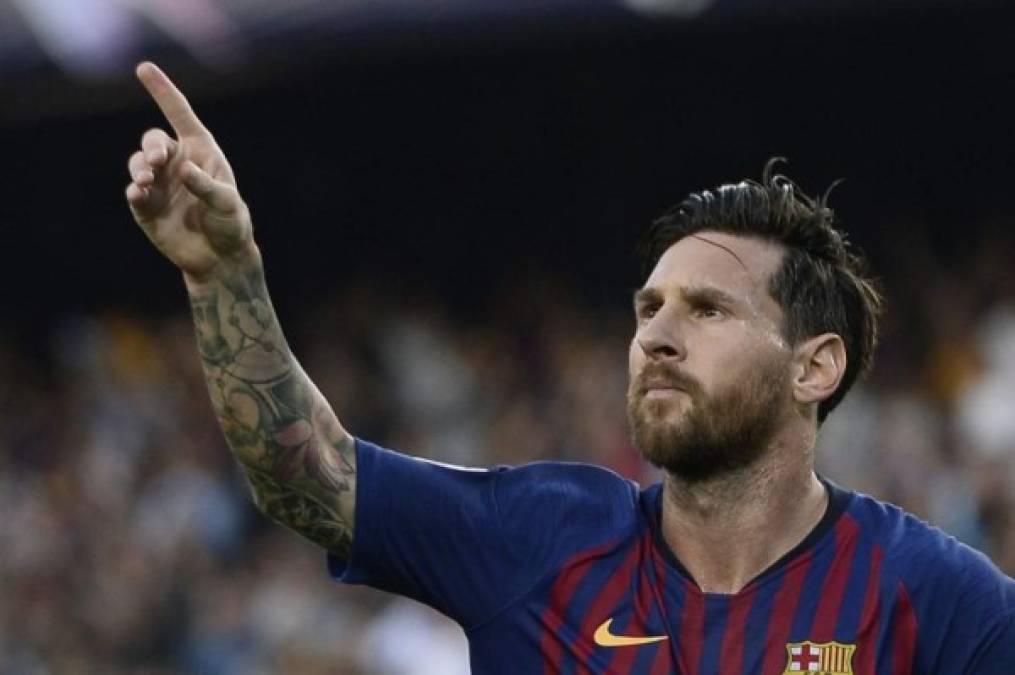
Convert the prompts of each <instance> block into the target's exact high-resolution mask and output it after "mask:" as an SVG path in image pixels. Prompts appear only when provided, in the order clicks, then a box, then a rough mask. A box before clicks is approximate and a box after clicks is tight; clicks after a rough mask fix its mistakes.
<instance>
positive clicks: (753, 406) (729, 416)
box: [627, 363, 786, 483]
mask: <svg viewBox="0 0 1015 675" xmlns="http://www.w3.org/2000/svg"><path fill="white" fill-rule="evenodd" d="M650 376H655V377H660V376H665V377H667V378H668V379H669V380H671V381H672V382H673V383H674V384H675V385H676V386H679V387H680V388H681V389H683V390H684V391H685V392H687V394H688V395H689V396H690V398H691V404H692V405H691V407H690V408H689V409H688V410H687V411H686V412H685V413H684V415H683V417H682V418H681V419H680V420H678V421H677V422H676V423H665V422H662V421H660V420H661V418H662V417H663V415H665V413H666V411H667V408H668V407H669V406H672V405H674V402H673V401H645V387H644V381H645V379H647V378H648V377H650ZM785 376H786V370H785V368H784V366H783V364H775V363H766V364H765V365H764V366H762V367H759V368H757V369H755V370H754V371H752V372H751V373H749V374H748V375H747V376H746V377H744V378H742V379H741V381H739V382H738V383H737V384H735V385H733V386H730V387H728V388H726V389H724V390H723V391H720V392H718V393H717V394H714V395H711V396H709V395H706V394H705V393H704V391H703V389H702V387H701V385H700V384H699V383H698V382H697V381H696V380H693V379H691V378H689V377H687V376H686V375H683V374H680V373H674V372H673V371H672V370H671V369H669V368H667V367H665V366H661V365H659V364H649V365H648V366H646V367H645V369H644V370H643V371H642V372H641V373H640V374H639V376H638V377H637V379H636V380H635V381H634V382H632V384H631V387H630V388H629V390H628V395H627V419H628V422H629V423H630V425H631V436H632V441H633V443H634V446H635V448H637V449H638V452H640V453H641V455H642V456H643V457H644V458H645V459H646V460H648V461H649V462H651V463H652V464H654V465H655V466H657V467H659V468H660V469H662V470H664V471H666V472H667V473H669V474H671V475H673V476H676V477H679V478H682V479H684V480H685V481H687V482H689V483H699V482H703V481H707V480H710V479H712V478H716V477H718V476H722V475H726V474H730V473H732V472H735V471H736V470H738V469H742V468H744V467H746V466H750V465H751V464H753V463H754V462H756V461H757V460H758V458H759V457H761V456H762V455H764V454H765V451H766V449H767V448H768V444H769V442H770V441H771V439H772V436H773V435H774V433H775V430H776V428H777V427H778V425H779V418H780V412H781V407H782V405H783V400H784V397H785V396H786V392H785V389H786V385H784V384H783V382H784V378H785Z"/></svg>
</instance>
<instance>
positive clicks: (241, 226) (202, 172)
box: [126, 62, 259, 283]
mask: <svg viewBox="0 0 1015 675" xmlns="http://www.w3.org/2000/svg"><path fill="white" fill-rule="evenodd" d="M136 72H137V77H138V79H139V80H141V84H143V85H144V87H145V89H147V90H148V93H149V94H151V97H152V98H153V99H154V100H155V103H156V104H157V105H158V106H159V109H160V110H162V113H163V114H164V115H165V117H166V120H167V121H168V122H169V125H170V126H171V127H172V129H173V131H174V132H175V134H176V138H173V137H172V136H170V135H169V134H167V133H166V132H165V131H163V130H162V129H149V130H148V131H146V132H145V134H144V135H143V136H142V137H141V149H140V150H139V151H137V152H135V153H134V154H133V155H131V157H130V161H129V162H128V169H129V170H130V177H131V183H130V185H128V186H127V189H126V196H127V203H128V204H129V205H130V210H131V212H132V213H133V214H134V220H136V221H137V224H138V225H140V226H141V229H142V230H144V233H145V234H146V235H147V236H148V238H149V239H150V240H151V241H152V243H153V244H155V247H156V248H158V249H159V251H161V252H162V253H163V255H165V256H166V257H167V258H169V259H170V260H171V261H172V262H173V264H174V265H176V266H177V267H179V268H180V269H181V270H182V271H183V273H184V276H185V277H186V278H187V279H188V281H192V282H198V283H200V282H202V281H205V280H208V279H210V278H212V277H214V276H215V275H216V274H217V273H219V272H220V271H221V270H222V268H223V265H229V264H242V263H243V262H246V261H250V260H259V255H258V252H257V248H256V246H255V245H254V240H253V227H252V225H251V222H250V212H249V211H248V209H247V205H246V204H245V203H244V202H243V200H242V199H241V198H240V193H239V192H238V191H237V189H236V179H235V178H234V177H233V170H232V169H231V168H230V167H229V162H228V161H226V157H225V155H224V154H223V153H222V150H220V149H219V147H218V145H217V144H216V143H215V139H214V138H212V135H211V132H209V131H208V130H207V129H206V128H205V127H204V125H203V124H201V120H199V119H198V118H197V115H195V114H194V111H193V110H192V109H191V107H190V104H189V103H188V102H187V99H186V98H185V97H184V96H183V94H182V93H180V90H179V89H177V88H176V86H175V85H174V84H173V83H172V81H171V80H170V79H169V78H168V77H166V74H165V73H163V72H162V71H161V70H159V68H158V67H157V66H156V65H155V64H153V63H149V62H145V63H142V64H140V65H139V66H138V67H137V71H136Z"/></svg>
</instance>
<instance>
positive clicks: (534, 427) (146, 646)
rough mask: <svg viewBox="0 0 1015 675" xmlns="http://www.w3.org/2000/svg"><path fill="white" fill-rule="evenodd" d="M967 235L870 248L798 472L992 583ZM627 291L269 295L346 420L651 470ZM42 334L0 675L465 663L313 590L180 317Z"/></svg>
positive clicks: (437, 442) (312, 559) (427, 445)
mask: <svg viewBox="0 0 1015 675" xmlns="http://www.w3.org/2000/svg"><path fill="white" fill-rule="evenodd" d="M919 231H920V230H919V228H905V227H900V228H899V232H900V233H902V232H919ZM985 231H986V232H993V234H989V235H984V236H982V237H977V238H975V239H974V240H971V241H967V242H964V243H963V244H962V245H961V246H956V245H953V244H952V243H949V244H948V245H947V246H937V245H935V244H934V243H933V242H931V241H926V240H923V239H920V238H919V235H913V234H907V235H905V236H903V235H900V236H898V237H894V238H892V241H888V242H885V249H884V250H883V251H880V252H879V257H880V259H881V260H882V267H883V268H884V269H882V274H883V277H884V286H885V287H886V290H887V292H888V297H889V303H888V308H887V311H888V315H887V320H886V324H885V334H884V340H883V343H882V348H881V350H880V352H879V357H878V363H877V365H876V369H875V373H874V375H873V376H872V377H871V378H869V379H868V380H867V381H866V382H864V383H862V384H861V385H859V386H858V387H857V389H856V390H855V391H854V392H853V393H852V394H851V395H850V396H849V397H847V399H846V401H845V402H844V404H843V405H842V407H841V408H840V409H839V410H838V411H836V412H835V413H833V414H832V416H831V417H830V418H829V420H828V422H827V423H826V424H825V425H824V427H823V429H822V434H821V438H820V446H821V447H820V450H819V457H820V460H819V463H820V469H821V471H823V472H824V473H825V474H826V475H827V476H829V477H830V478H831V479H833V480H835V481H837V482H839V483H840V484H843V485H845V486H847V487H851V488H854V489H859V490H862V491H865V492H868V493H871V494H874V495H876V496H878V497H880V498H883V499H887V500H890V501H893V502H896V503H898V504H900V505H902V506H904V507H905V508H907V509H909V510H910V511H912V512H914V513H916V514H917V515H919V516H920V517H922V518H924V519H927V520H929V521H930V522H932V523H934V524H936V525H938V526H940V527H942V528H943V529H945V530H946V531H948V532H950V533H951V534H953V535H955V536H956V537H958V538H959V539H961V540H963V541H966V542H968V543H969V544H972V545H974V546H976V547H978V548H980V549H981V550H983V551H985V552H986V553H987V554H988V555H990V556H991V557H992V558H993V559H994V560H995V561H996V562H997V564H998V565H999V566H1000V567H1001V568H1002V569H1004V570H1005V571H1006V572H1008V573H1009V574H1011V573H1013V572H1015V516H1013V513H1015V459H1013V458H1015V278H1013V275H1012V272H1011V270H1010V258H1011V255H1010V252H1011V251H1013V250H1015V248H1013V247H1012V245H1011V244H1012V241H1011V239H1010V238H1008V237H1006V236H1005V235H1003V234H1000V232H1001V230H999V229H998V230H991V229H990V228H987V229H986V230H985ZM941 249H943V251H944V252H942V251H941ZM1006 252H1007V253H1008V255H1006ZM266 257H267V260H268V261H269V270H268V271H269V278H270V273H271V267H270V261H271V255H270V251H268V252H266ZM888 261H890V265H888V264H884V263H885V262H888ZM574 283H576V282H574ZM630 290H631V289H618V293H617V302H616V303H615V304H613V305H612V306H611V307H607V308H604V307H593V306H592V305H591V304H590V303H589V302H588V301H586V300H583V298H582V296H581V293H580V291H579V290H578V289H577V286H576V285H575V286H572V285H569V284H568V283H566V282H565V283H561V282H555V281H550V280H542V279H541V280H530V281H520V282H519V283H517V284H516V285H513V286H512V287H511V288H510V289H509V290H507V291H502V292H497V293H495V294H491V297H490V298H489V300H488V302H486V303H485V306H484V307H483V308H481V309H480V308H476V309H474V310H473V311H471V312H455V311H452V310H451V309H449V308H447V307H445V306H443V305H442V303H441V302H440V300H439V298H438V296H439V294H438V293H432V294H430V295H427V294H426V293H419V294H414V295H413V296H412V297H411V298H410V297H402V298H399V297H397V296H392V295H390V294H386V293H381V292H378V291H377V290H376V289H372V288H371V287H370V286H369V285H358V286H356V287H354V288H350V289H347V290H345V291H343V292H341V293H338V294H336V295H335V296H334V297H332V298H331V299H330V300H329V301H327V302H324V303H318V304H316V305H315V306H313V307H296V306H295V305H293V307H282V306H280V307H279V310H280V312H281V313H282V315H283V317H284V318H285V320H284V321H283V323H284V325H285V328H286V331H287V334H288V335H289V339H290V343H291V345H292V346H293V349H294V351H295V352H296V353H297V355H298V356H299V357H300V359H301V361H302V362H303V365H304V366H305V368H306V369H307V371H308V372H309V373H310V375H311V377H312V378H313V379H314V380H315V381H316V382H317V383H318V385H319V387H320V388H321V390H322V391H323V392H324V394H325V395H326V396H327V397H328V398H329V400H330V401H331V402H332V405H333V406H334V408H335V410H336V411H338V412H339V415H340V417H341V418H342V420H343V422H344V423H345V425H346V427H347V428H348V429H350V430H351V431H352V432H353V433H355V434H357V435H359V436H362V437H364V438H367V439H370V440H373V441H376V442H379V443H381V444H384V445H387V446H389V447H393V448H396V449H399V450H403V451H406V452H411V453H414V454H419V455H424V456H427V457H432V458H437V459H440V460H443V461H448V462H454V463H459V464H467V465H473V466H485V465H491V464H498V463H509V464H517V463H521V462H526V461H530V460H535V459H546V458H560V459H571V460H584V461H591V462H595V463H599V464H603V465H606V466H609V467H612V468H614V469H615V470H617V471H618V472H620V473H622V474H624V475H626V476H629V477H632V478H634V479H636V480H639V481H642V482H643V483H648V482H651V481H653V480H655V479H656V478H657V475H656V474H655V472H654V470H653V469H652V468H651V467H648V466H646V465H645V464H644V463H643V462H642V461H641V460H640V459H639V458H638V456H637V453H636V452H635V451H634V450H633V449H632V448H631V446H630V442H629V440H628V434H627V428H626V421H625V417H624V392H625V388H626V379H627V373H626V350H627V343H628V341H629V339H630V334H631V330H632V327H633V322H632V319H631V317H630V315H629V310H628V309H627V307H626V305H625V303H626V302H627V298H628V297H629V296H628V294H629V292H630ZM180 293H181V294H182V293H183V289H182V286H181V289H180ZM600 304H601V303H600ZM46 339H47V341H46V342H45V344H44V345H42V346H40V345H32V346H31V348H29V346H28V345H25V344H23V343H16V342H15V341H13V340H3V341H0V422H2V424H0V514H2V517H0V589H2V601H0V675H30V674H37V673H39V674H41V673H110V674H116V673H152V674H167V675H168V674H171V673H202V674H204V673H207V674H211V675H216V674H226V673H230V674H232V673H244V674H250V675H256V674H258V673H294V674H315V673H344V674H351V675H356V674H372V673H378V674H380V673H384V674H399V673H404V674H413V675H424V674H427V675H428V674H430V673H433V674H438V673H439V674H441V675H454V674H455V673H465V672H467V662H466V657H465V642H464V638H463V637H462V635H461V632H460V630H459V629H458V628H457V627H456V626H454V625H453V624H451V623H449V622H448V621H446V620H444V619H443V618H441V617H439V616H438V615H437V614H436V613H434V612H432V611H430V610H428V609H426V608H423V607H421V606H419V605H416V604H415V603H411V602H409V601H404V600H400V599H396V598H393V597H391V596H387V595H385V594H382V593H379V592H374V591H370V590H368V589H361V588H353V587H344V586H341V585H339V584H336V583H334V582H332V581H331V580H329V578H328V576H327V573H326V570H325V560H324V555H323V553H322V552H321V551H319V550H318V549H316V548H315V547H314V546H313V545H311V544H309V543H306V542H303V541H302V540H300V539H299V538H298V537H296V536H295V535H292V534H290V533H289V532H287V531H285V530H283V529H282V528H281V527H278V526H276V525H274V524H272V523H270V522H269V521H267V520H266V519H265V518H263V517H262V516H260V515H259V514H258V513H257V512H256V511H255V509H254V508H253V507H252V505H251V504H250V501H249V498H248V494H247V488H246V485H245V484H244V481H243V479H242V477H241V475H240V473H239V471H238V470H237V469H236V468H235V466H234V464H233V461H232V459H231V456H230V455H229V452H228V449H227V447H226V445H225V443H224V441H223V439H222V437H221V435H220V433H219V430H218V427H217V425H216V422H215V419H214V416H213V414H212V410H211V406H210V405H209V402H208V396H207V393H206V391H205V386H204V379H203V377H202V373H201V370H200V364H199V362H198V359H197V354H196V349H195V342H194V337H193V332H192V329H191V325H190V321H189V317H187V316H184V315H180V316H172V317H164V316H163V317H151V316H141V315H138V314H131V313H127V312H124V311H117V310H114V309H110V310H108V311H105V312H99V313H93V314H83V315H81V314H79V315H70V314H68V315H66V316H64V317H62V318H61V319H60V320H59V321H58V322H57V323H55V324H54V326H53V329H52V332H51V334H50V335H48V336H47V338H46ZM407 498H411V496H409V495H407ZM534 526H538V524H535V525H534Z"/></svg>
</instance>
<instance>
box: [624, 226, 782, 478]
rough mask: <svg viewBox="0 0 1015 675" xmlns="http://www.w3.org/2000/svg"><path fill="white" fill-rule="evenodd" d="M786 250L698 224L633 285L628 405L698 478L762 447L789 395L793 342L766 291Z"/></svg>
mask: <svg viewBox="0 0 1015 675" xmlns="http://www.w3.org/2000/svg"><path fill="white" fill-rule="evenodd" d="M781 260H782V250H781V249H780V248H779V247H777V246H775V245H773V244H769V243H766V242H763V241H761V240H759V239H754V238H747V237H739V236H735V235H730V234H723V233H718V232H709V231H706V232H699V233H697V234H695V235H691V236H688V237H686V238H684V239H682V240H680V241H679V242H677V243H676V244H674V245H673V246H671V247H670V248H669V249H668V250H667V251H666V252H665V253H664V254H663V255H662V257H661V258H660V259H659V262H658V263H657V264H656V267H655V269H654V270H653V271H652V274H651V276H649V278H648V281H646V282H645V286H644V287H643V288H642V289H640V290H639V291H638V292H637V293H636V295H635V316H636V318H637V330H636V332H635V335H634V339H633V340H632V341H631V350H630V357H629V367H630V383H629V387H628V393H627V414H628V419H629V421H630V424H631V431H632V437H633V440H634V444H635V446H636V447H637V448H638V450H639V452H641V453H642V455H643V456H644V457H645V458H646V459H647V460H649V461H650V462H652V463H653V464H655V465H656V466H658V467H660V468H662V469H664V470H666V471H667V472H669V473H671V474H673V475H675V476H678V477H681V478H684V479H685V480H688V481H692V482H697V481H702V480H706V479H708V478H712V477H715V476H719V475H722V474H725V473H728V472H730V471H733V470H736V469H738V468H742V467H744V466H747V465H749V464H751V463H752V462H753V461H755V460H756V459H757V458H758V457H760V456H761V455H762V454H763V453H764V451H765V449H766V447H767V444H768V442H769V441H770V440H771V438H772V435H773V434H774V432H775V431H776V429H777V428H778V426H779V425H780V423H781V421H782V419H783V418H784V416H785V413H786V410H787V409H788V408H789V406H790V405H791V404H792V396H791V393H790V370H789V365H790V361H791V357H792V350H791V348H790V346H789V345H788V344H787V343H786V341H785V340H784V338H783V336H782V331H781V326H782V310H781V308H780V307H779V305H778V303H777V302H776V301H775V299H774V298H772V296H771V295H770V294H769V292H768V282H769V280H770V279H771V277H772V275H773V274H774V273H775V271H776V270H777V269H778V267H779V264H780V263H781Z"/></svg>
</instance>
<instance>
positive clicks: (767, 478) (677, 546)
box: [662, 429, 828, 593]
mask: <svg viewBox="0 0 1015 675" xmlns="http://www.w3.org/2000/svg"><path fill="white" fill-rule="evenodd" d="M813 467H814V433H813V431H810V430H807V429H784V430H782V432H780V433H779V434H778V435H777V436H776V437H775V438H774V439H773V440H772V441H771V443H770V444H769V447H768V450H767V451H766V452H765V453H764V454H763V455H762V457H761V458H759V460H758V461H757V462H755V463H754V464H752V465H751V466H748V467H745V468H743V469H740V470H738V471H736V472H733V473H730V474H726V475H723V476H720V477H716V478H714V479H710V480H707V481H697V482H693V483H688V482H687V481H684V480H683V479H681V478H680V477H679V476H674V475H667V476H666V479H665V481H664V484H663V510H662V532H663V537H664V539H665V540H666V543H667V544H668V545H669V547H670V549H671V550H672V551H673V553H674V555H675V556H676V557H677V559H678V560H679V561H680V562H681V564H683V566H684V567H685V568H686V569H687V571H688V572H689V573H690V575H691V576H692V577H693V578H694V580H695V581H696V582H697V584H698V586H699V587H700V588H701V589H702V590H703V591H705V592H707V593H737V592H739V591H740V590H741V589H743V588H744V586H746V585H747V584H748V583H750V581H751V580H752V579H754V578H755V577H756V576H758V575H759V574H761V572H763V571H764V570H766V569H767V568H768V567H770V566H771V565H772V564H773V563H775V562H776V561H777V560H779V558H781V557H782V556H784V555H785V554H786V553H788V552H789V551H791V550H792V549H793V548H794V547H795V546H796V545H797V544H799V543H800V542H801V541H803V539H804V538H805V537H806V536H807V535H808V533H810V531H811V530H813V529H814V527H815V526H816V525H817V524H818V522H820V521H821V517H822V516H823V515H824V513H825V509H826V507H827V505H828V494H827V491H826V490H825V487H824V485H822V484H821V481H819V480H818V478H817V476H816V475H815V474H814V468H813Z"/></svg>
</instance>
